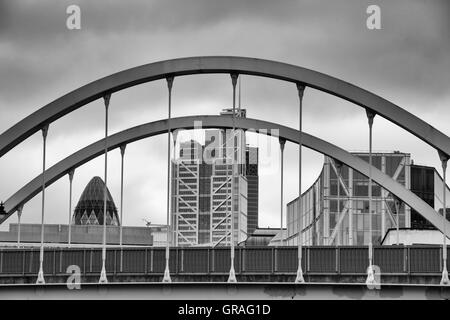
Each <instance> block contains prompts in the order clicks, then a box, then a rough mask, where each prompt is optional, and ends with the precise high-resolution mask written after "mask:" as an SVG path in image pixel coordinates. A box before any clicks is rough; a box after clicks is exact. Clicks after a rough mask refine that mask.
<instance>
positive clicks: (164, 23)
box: [0, 0, 450, 229]
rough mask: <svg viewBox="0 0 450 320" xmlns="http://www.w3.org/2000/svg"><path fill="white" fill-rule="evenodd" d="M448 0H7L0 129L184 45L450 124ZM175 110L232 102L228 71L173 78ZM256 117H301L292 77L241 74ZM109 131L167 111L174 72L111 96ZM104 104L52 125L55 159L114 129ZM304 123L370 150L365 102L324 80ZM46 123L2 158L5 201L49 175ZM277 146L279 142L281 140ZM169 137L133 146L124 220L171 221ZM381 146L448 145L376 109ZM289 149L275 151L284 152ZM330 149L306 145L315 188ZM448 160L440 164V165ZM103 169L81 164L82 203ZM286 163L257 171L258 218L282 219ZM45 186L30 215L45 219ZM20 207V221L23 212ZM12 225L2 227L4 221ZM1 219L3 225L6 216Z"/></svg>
mask: <svg viewBox="0 0 450 320" xmlns="http://www.w3.org/2000/svg"><path fill="white" fill-rule="evenodd" d="M449 3H450V2H448V1H446V0H442V1H436V0H434V1H412V0H403V1H392V0H389V1H378V0H371V1H361V0H358V1H357V0H354V1H351V0H346V1H317V0H311V1H268V0H264V1H262V0H258V1H256V0H254V1H243V0H227V1H211V0H202V1H199V0H195V1H194V0H182V1H181V0H180V1H173V0H164V1H148V0H146V1H119V0H117V1H76V0H71V1H62V0H58V1H56V0H53V1H42V0H41V1H26V0H11V1H8V0H0V133H1V132H3V131H5V130H7V129H8V128H9V127H10V126H12V125H13V124H14V123H16V122H18V121H20V120H21V119H23V118H24V117H26V116H27V115H29V114H31V113H32V112H34V111H36V110H38V109H39V108H41V107H42V106H44V105H46V104H47V103H49V102H51V101H53V100H54V99H56V98H58V97H60V96H61V95H64V94H66V93H68V92H70V91H72V90H74V89H76V88H78V87H80V86H82V85H84V84H87V83H89V82H91V81H94V80H96V79H99V78H101V77H104V76H106V75H109V74H111V73H115V72H118V71H121V70H123V69H127V68H130V67H134V66H138V65H142V64H146V63H150V62H156V61H160V60H166V59H171V58H178V57H186V56H207V55H235V56H249V57H256V58H264V59H271V60H277V61H282V62H287V63H291V64H295V65H299V66H302V67H306V68H310V69H313V70H316V71H320V72H323V73H326V74H329V75H332V76H334V77H337V78H340V79H342V80H345V81H347V82H350V83H353V84H355V85H358V86H360V87H362V88H364V89H366V90H369V91H371V92H373V93H375V94H378V95H380V96H382V97H384V98H386V99H388V100H390V101H392V102H393V103H395V104H397V105H399V106H400V107H402V108H404V109H406V110H408V111H409V112H412V113H413V114H415V115H417V116H418V117H420V118H421V119H423V120H425V121H427V122H428V123H430V124H431V125H432V126H434V127H435V128H437V129H439V130H440V131H442V132H444V133H445V134H447V135H449V134H450V128H449V125H448V124H449V123H450V90H449V85H450V55H449V53H450V37H449V36H450V31H449V30H450V4H449ZM71 4H76V5H78V6H79V7H80V8H81V30H68V29H67V27H66V19H67V18H68V15H67V14H66V8H67V6H69V5H71ZM370 4H376V5H379V6H380V8H381V27H382V29H381V30H368V29H367V28H366V19H367V17H368V14H367V13H366V8H367V7H368V6H369V5H370ZM173 90H174V91H173V116H184V115H200V114H218V113H219V112H220V110H221V109H222V108H226V107H230V106H231V104H232V91H231V81H230V77H229V76H228V75H223V74H222V75H195V76H185V77H180V78H176V79H175V83H174V89H173ZM242 107H243V108H246V109H247V116H248V117H251V118H258V119H262V120H267V121H272V122H278V123H280V124H283V125H287V126H291V127H295V128H297V127H298V112H297V107H298V96H297V92H296V88H295V86H294V85H293V84H292V83H284V82H281V81H276V80H270V79H264V78H256V77H250V76H243V77H242ZM110 110H111V112H110V132H111V133H115V132H118V131H121V130H123V129H126V128H128V127H130V126H135V125H138V124H143V123H146V122H150V121H154V120H159V119H163V118H166V116H167V88H166V83H165V81H156V82H152V83H146V84H142V85H139V86H136V87H133V88H130V89H127V90H124V91H121V92H118V93H115V94H113V96H112V99H111V108H110ZM103 112H104V108H103V102H102V101H100V100H98V101H94V102H92V103H90V104H88V105H86V106H84V107H83V108H80V109H78V110H77V111H75V112H73V113H71V114H69V115H67V116H65V117H63V118H62V119H60V120H58V121H56V122H55V123H52V124H51V126H50V130H49V136H48V149H47V150H48V153H47V157H48V162H47V165H48V166H51V165H53V164H55V163H56V162H58V161H60V160H62V159H64V158H65V157H66V156H68V155H70V154H71V153H73V152H75V151H77V150H78V149H79V148H82V147H84V146H86V145H88V144H90V143H92V142H94V141H97V140H98V139H101V138H102V137H103V130H104V129H103V121H104V120H103V119H104V114H103ZM303 128H304V130H305V131H306V132H308V133H310V134H314V135H316V136H318V137H320V138H323V139H325V140H328V141H330V142H332V143H334V144H336V145H338V146H340V147H342V148H345V149H347V150H367V149H368V144H367V141H368V128H367V120H366V117H365V111H364V110H363V109H361V108H360V107H357V106H355V105H353V104H351V103H348V102H346V101H344V100H342V99H339V98H336V97H333V96H331V95H328V94H326V93H322V92H319V91H316V90H313V89H307V90H306V91H305V96H304V122H303ZM41 141H42V138H41V133H40V132H39V133H36V134H34V135H33V136H31V137H30V138H29V139H27V140H26V141H24V142H23V143H21V144H20V145H19V146H17V147H16V148H15V149H13V150H12V151H10V152H9V153H8V154H6V155H5V156H3V157H2V158H0V181H1V182H0V200H6V199H7V198H9V197H10V196H11V195H12V194H13V193H14V192H15V191H16V190H17V189H18V188H20V187H22V186H23V185H24V184H26V183H27V182H28V181H29V180H31V179H32V178H34V177H35V176H36V175H38V174H39V173H40V170H41V157H42V144H41ZM274 145H275V147H276V141H275V144H274ZM166 150H167V149H166V137H165V136H159V137H154V138H150V139H146V140H142V141H140V142H136V143H133V144H131V145H129V146H128V147H127V151H126V159H125V161H126V164H125V166H126V167H125V195H124V196H125V199H124V215H125V217H124V224H125V225H144V221H143V219H144V218H145V219H148V220H150V221H151V222H152V223H164V222H165V190H166V163H165V161H166ZM374 150H375V151H376V150H381V151H392V150H400V151H403V152H409V153H411V156H412V159H414V161H415V163H418V164H424V165H430V166H435V167H437V168H439V161H438V155H437V152H436V151H435V150H433V149H432V148H431V147H429V146H428V145H427V144H425V143H424V142H422V141H421V140H419V139H417V138H415V137H414V136H413V135H411V134H409V133H406V132H405V131H404V130H402V129H399V128H397V127H396V126H395V125H393V124H391V123H389V122H388V121H386V120H384V119H382V118H380V117H376V118H375V123H374ZM285 153H286V156H285V159H286V160H285V161H286V163H285V168H286V172H288V173H287V174H286V186H285V202H286V203H287V202H288V201H291V200H292V199H294V198H295V196H296V195H297V194H298V182H297V174H298V169H297V164H298V155H297V147H296V146H294V145H292V144H287V146H286V151H285ZM278 157H279V154H278V153H277V152H273V153H272V155H271V157H270V158H269V159H268V160H269V161H271V163H276V164H278ZM109 160H110V166H109V179H108V180H109V183H108V184H109V188H110V191H111V193H112V195H113V198H114V199H115V201H116V204H117V205H119V190H120V188H119V187H120V153H119V151H118V150H116V151H113V152H111V153H110V156H109ZM322 162H323V156H322V155H320V154H317V153H315V152H312V151H309V150H308V149H305V151H304V159H303V170H304V174H303V176H304V180H303V185H302V188H303V190H305V189H306V188H308V187H309V186H310V185H311V183H313V182H314V180H315V179H316V178H317V176H318V174H319V172H320V169H321V167H322ZM439 172H440V170H439ZM95 175H99V176H101V177H103V158H102V157H99V158H97V159H96V160H94V161H91V162H90V163H88V164H86V165H84V166H83V167H81V168H79V169H77V170H76V173H75V179H74V203H75V204H76V202H77V201H78V198H79V196H80V195H81V192H82V191H83V189H84V187H85V186H86V184H87V183H88V181H89V180H90V179H91V178H92V177H93V176H95ZM276 185H279V173H278V171H277V170H262V172H261V176H260V202H259V205H260V226H262V227H267V226H272V227H278V226H279V207H280V206H279V201H280V195H279V192H278V191H276V192H275V193H274V191H273V190H278V189H277V188H274V186H276ZM68 191H69V183H68V178H67V177H65V178H63V179H61V180H60V181H58V182H56V183H54V184H53V185H52V186H51V187H49V188H48V193H47V194H48V196H47V197H46V199H47V206H46V208H47V211H46V222H47V223H67V221H68ZM40 201H41V197H40V195H38V196H36V197H35V198H33V199H32V200H31V201H30V202H29V203H27V204H26V205H25V208H24V214H23V221H24V222H40ZM16 221H17V218H16V216H13V217H11V218H10V219H9V220H8V222H7V223H6V224H8V223H9V222H16ZM6 224H5V225H6ZM5 225H3V226H2V229H4V228H5Z"/></svg>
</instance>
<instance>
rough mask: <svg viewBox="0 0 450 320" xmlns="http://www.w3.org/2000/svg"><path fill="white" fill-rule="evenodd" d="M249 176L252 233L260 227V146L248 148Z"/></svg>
mask: <svg viewBox="0 0 450 320" xmlns="http://www.w3.org/2000/svg"><path fill="white" fill-rule="evenodd" d="M246 149H247V150H246V154H245V156H246V169H245V176H246V178H247V234H248V235H251V234H252V233H253V232H254V231H255V230H256V229H257V228H258V202H259V176H258V148H255V147H249V146H247V148H246Z"/></svg>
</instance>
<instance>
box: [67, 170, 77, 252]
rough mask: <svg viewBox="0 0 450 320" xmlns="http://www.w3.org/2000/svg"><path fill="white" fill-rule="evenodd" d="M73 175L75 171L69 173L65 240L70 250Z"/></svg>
mask: <svg viewBox="0 0 450 320" xmlns="http://www.w3.org/2000/svg"><path fill="white" fill-rule="evenodd" d="M74 174H75V169H72V170H70V171H69V225H68V228H69V235H68V238H67V245H68V247H69V248H70V245H71V242H72V182H73V175H74Z"/></svg>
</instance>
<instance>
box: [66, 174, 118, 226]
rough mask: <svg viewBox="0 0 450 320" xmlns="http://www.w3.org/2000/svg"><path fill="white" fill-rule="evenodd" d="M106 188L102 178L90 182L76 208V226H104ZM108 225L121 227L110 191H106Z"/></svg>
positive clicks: (74, 215) (74, 217) (74, 218)
mask: <svg viewBox="0 0 450 320" xmlns="http://www.w3.org/2000/svg"><path fill="white" fill-rule="evenodd" d="M104 187H105V183H104V182H103V180H102V178H100V177H94V178H92V179H91V181H89V183H88V184H87V186H86V188H85V189H84V191H83V193H82V194H81V197H80V200H79V201H78V204H77V206H76V207H75V212H74V214H73V219H72V221H73V223H74V224H76V225H103V212H104V201H105V200H104ZM106 191H107V192H106V196H107V199H106V225H110V226H119V225H120V221H119V217H118V215H117V208H116V205H115V204H114V200H113V198H112V196H111V193H110V192H109V190H108V189H107V190H106Z"/></svg>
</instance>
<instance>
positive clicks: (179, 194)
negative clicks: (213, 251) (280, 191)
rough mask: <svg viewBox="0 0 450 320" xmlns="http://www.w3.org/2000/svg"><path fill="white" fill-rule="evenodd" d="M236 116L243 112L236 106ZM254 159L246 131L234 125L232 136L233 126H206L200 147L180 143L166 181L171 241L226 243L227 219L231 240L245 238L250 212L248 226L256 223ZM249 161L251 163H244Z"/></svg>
mask: <svg viewBox="0 0 450 320" xmlns="http://www.w3.org/2000/svg"><path fill="white" fill-rule="evenodd" d="M221 115H223V116H229V115H232V112H231V113H230V112H229V110H225V112H223V113H221ZM236 116H245V110H243V109H241V110H238V112H237V114H236ZM233 143H234V146H235V147H234V151H233ZM233 156H234V163H235V179H234V190H233V188H232V176H233V166H232V163H233ZM257 158H258V155H257V149H256V148H251V147H248V146H247V145H246V143H245V132H244V131H243V130H241V129H236V130H235V133H234V136H233V134H232V130H223V129H215V130H206V131H205V143H204V145H202V144H200V143H199V142H198V141H194V140H190V141H184V142H181V143H180V151H179V157H178V158H177V159H175V160H174V162H173V164H172V180H171V181H172V210H171V211H172V234H173V236H172V241H173V243H174V245H179V246H193V245H211V246H216V245H219V246H222V245H230V244H231V218H232V217H233V220H234V243H235V244H238V243H241V242H242V241H245V240H246V238H247V234H248V232H249V225H248V213H249V212H250V213H251V217H252V226H251V228H250V230H254V229H255V228H256V226H257V215H258V169H257ZM249 159H251V160H252V165H251V166H248V165H247V164H248V161H247V160H249ZM249 177H250V179H249ZM249 181H250V182H249ZM249 193H250V200H251V201H250V203H249V201H248V195H249ZM233 202H234V203H233ZM233 205H234V207H233ZM255 224H256V225H255Z"/></svg>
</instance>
